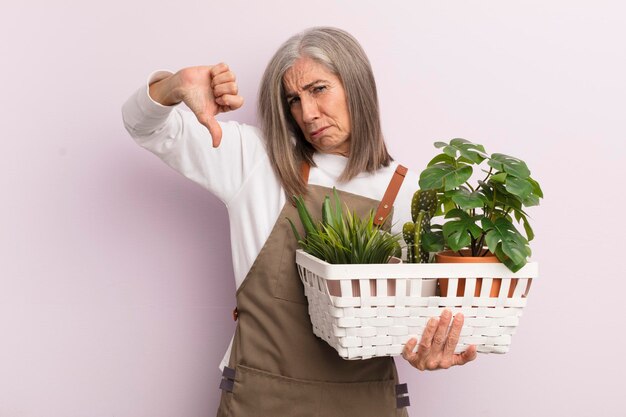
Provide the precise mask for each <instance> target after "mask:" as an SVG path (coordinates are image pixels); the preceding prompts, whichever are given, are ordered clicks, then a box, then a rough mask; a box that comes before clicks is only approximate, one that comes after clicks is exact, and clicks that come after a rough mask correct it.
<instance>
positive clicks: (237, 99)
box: [150, 63, 243, 148]
mask: <svg viewBox="0 0 626 417" xmlns="http://www.w3.org/2000/svg"><path fill="white" fill-rule="evenodd" d="M235 80H236V79H235V74H234V73H233V72H232V71H231V70H230V69H229V68H228V65H226V64H224V63H221V64H217V65H214V66H200V67H189V68H183V69H181V70H180V71H178V72H177V73H175V74H172V75H171V76H169V77H167V78H164V79H162V80H160V81H157V82H156V83H153V84H150V97H152V99H153V100H155V101H156V102H158V103H161V104H162V105H164V106H171V105H174V104H178V103H180V102H181V101H182V102H184V103H185V104H186V105H187V107H189V109H191V111H192V112H193V113H194V114H195V115H196V118H197V119H198V121H199V122H200V123H201V124H203V125H204V126H206V128H207V129H208V130H209V133H210V134H211V137H212V138H213V147H214V148H217V147H218V146H219V144H220V142H221V140H222V128H221V127H220V125H219V123H218V122H217V120H215V116H216V115H217V114H219V113H225V112H227V111H232V110H237V109H238V108H240V107H241V106H242V105H243V98H242V97H241V96H239V95H238V92H239V90H238V88H237V83H236V81H235Z"/></svg>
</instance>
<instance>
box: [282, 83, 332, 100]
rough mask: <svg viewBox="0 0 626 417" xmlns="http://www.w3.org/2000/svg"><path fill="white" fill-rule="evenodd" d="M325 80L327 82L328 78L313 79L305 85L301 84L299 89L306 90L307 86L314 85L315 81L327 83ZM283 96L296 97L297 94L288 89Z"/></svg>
mask: <svg viewBox="0 0 626 417" xmlns="http://www.w3.org/2000/svg"><path fill="white" fill-rule="evenodd" d="M327 82H328V80H315V81H312V82H310V83H308V84H307V85H304V86H302V87H301V88H300V89H301V90H308V89H309V88H311V87H312V86H314V85H315V84H317V83H327ZM285 96H286V97H287V98H292V97H296V96H297V94H296V93H294V92H291V91H288V92H287V93H286V94H285Z"/></svg>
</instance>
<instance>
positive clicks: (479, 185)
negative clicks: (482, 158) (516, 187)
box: [476, 167, 493, 190]
mask: <svg viewBox="0 0 626 417" xmlns="http://www.w3.org/2000/svg"><path fill="white" fill-rule="evenodd" d="M492 171H493V167H489V172H488V173H487V176H486V177H485V179H483V183H484V184H486V183H487V180H488V179H489V177H490V176H491V172H492ZM480 187H482V184H478V187H476V189H477V190H478V189H479V188H480Z"/></svg>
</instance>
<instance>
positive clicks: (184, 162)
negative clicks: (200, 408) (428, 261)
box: [123, 27, 476, 417]
mask: <svg viewBox="0 0 626 417" xmlns="http://www.w3.org/2000/svg"><path fill="white" fill-rule="evenodd" d="M181 102H184V103H185V104H186V105H187V106H188V107H189V108H190V109H191V110H192V112H193V114H192V113H190V112H187V111H181V110H180V109H178V108H176V107H175V105H176V104H178V103H181ZM242 104H243V99H242V98H241V97H240V96H239V95H238V88H237V84H236V81H235V76H234V74H233V72H232V71H231V70H230V69H229V68H228V66H227V65H225V64H218V65H215V66H203V67H191V68H184V69H182V70H180V71H178V72H176V73H171V72H166V71H158V72H156V73H154V74H152V75H151V76H150V78H149V80H148V86H147V87H145V86H144V87H142V88H140V89H139V90H138V91H137V92H136V93H135V94H133V95H132V96H131V97H130V98H129V100H128V101H127V102H126V104H125V105H124V108H123V117H124V123H125V126H126V128H127V130H128V131H129V132H130V134H131V135H132V136H133V137H134V138H135V140H136V141H137V142H138V143H139V144H140V145H141V146H143V147H144V148H146V149H148V150H150V151H151V152H153V153H154V154H156V155H157V156H159V157H160V158H161V159H162V160H163V161H165V162H166V163H167V164H168V165H170V166H171V167H173V168H174V169H176V170H177V171H178V172H180V173H182V174H183V175H185V176H186V177H188V178H190V179H191V180H193V181H195V182H197V183H198V184H200V185H202V186H203V187H204V188H206V189H207V190H209V191H210V192H211V193H213V194H214V195H216V196H217V197H218V198H219V199H221V200H222V201H223V202H224V204H225V205H226V207H227V208H228V214H229V220H230V227H231V243H232V254H233V267H234V272H235V280H236V285H237V309H236V319H237V316H238V322H237V329H236V332H235V336H234V338H233V340H232V342H231V346H230V347H229V350H228V351H227V353H226V355H225V357H224V361H223V362H222V369H223V370H224V374H223V375H224V377H223V379H222V384H221V388H222V390H223V392H222V398H221V402H220V407H219V410H218V416H237V417H245V416H272V417H275V416H324V417H329V416H372V417H384V416H403V415H407V414H406V408H403V407H402V406H403V405H404V404H402V403H401V402H398V401H397V394H396V385H397V384H398V376H397V372H396V368H395V363H394V360H393V358H391V357H382V358H374V359H369V360H363V361H346V360H343V359H341V358H340V357H339V356H338V355H337V352H335V351H334V350H333V348H331V347H330V346H329V345H328V344H326V342H324V341H322V340H321V339H318V338H317V337H315V336H314V334H313V331H312V328H311V323H310V319H309V316H308V311H307V302H306V298H305V297H304V294H303V288H302V284H301V282H300V280H299V278H298V273H297V270H296V266H295V261H294V253H295V249H296V246H297V243H296V241H295V239H294V237H293V234H292V233H291V230H290V227H289V224H288V222H287V221H286V220H285V218H286V217H287V218H292V219H295V218H297V212H296V209H295V208H294V206H293V204H292V200H291V198H290V197H291V196H293V195H305V201H306V203H307V205H308V206H309V207H310V211H312V212H317V211H318V208H319V207H320V205H321V202H322V200H323V198H324V196H325V195H328V194H329V193H330V192H331V188H332V187H333V186H336V187H337V188H338V190H339V193H340V196H341V199H342V201H343V202H345V203H346V204H347V205H348V206H350V208H351V209H352V210H355V211H356V212H357V213H360V214H365V213H366V212H368V211H369V210H376V209H377V208H378V209H380V208H381V207H384V206H385V205H387V206H389V208H388V210H391V207H392V206H394V209H393V210H394V211H393V219H392V222H393V226H392V230H393V231H398V230H397V228H399V227H401V225H402V224H403V223H404V221H406V220H408V219H409V218H410V213H409V210H410V201H411V196H412V194H413V192H414V191H415V189H416V188H417V176H416V175H415V174H414V173H412V172H407V170H406V169H405V168H403V167H402V166H401V165H398V164H397V163H395V162H394V161H393V159H392V158H391V156H390V155H389V153H388V152H387V148H386V146H385V143H384V140H383V134H382V129H381V126H380V117H379V110H378V98H377V92H376V84H375V81H374V77H373V73H372V70H371V67H370V64H369V61H368V59H367V57H366V55H365V53H364V52H363V50H362V48H361V46H360V45H359V44H358V42H357V41H356V40H355V39H354V38H353V37H352V36H350V35H349V34H348V33H346V32H344V31H342V30H339V29H334V28H326V27H324V28H313V29H309V30H307V31H304V32H302V33H300V34H297V35H295V36H293V37H292V38H290V39H289V40H287V41H286V42H285V43H284V44H283V45H282V46H281V47H280V48H279V49H278V51H277V52H276V53H275V55H274V57H273V58H272V59H271V61H270V63H269V64H268V66H267V68H266V70H265V74H264V76H263V80H262V82H261V86H260V91H259V103H258V106H259V116H260V123H261V130H258V129H256V128H253V127H251V126H247V125H244V124H240V123H236V122H218V121H216V120H215V116H216V115H217V114H219V113H222V112H227V111H230V110H235V109H238V108H239V107H241V106H242ZM210 142H212V144H213V146H212V147H211V146H209V143H210ZM396 195H397V197H396ZM381 199H382V200H383V203H381ZM394 203H395V205H394ZM209 215H210V213H209ZM385 227H389V223H387V224H386V225H385ZM450 322H452V325H451V327H450V328H449V325H450ZM462 324H463V317H462V316H461V315H460V314H457V315H456V316H455V317H454V319H453V318H452V315H451V313H450V312H449V311H447V310H446V311H444V313H443V314H442V315H441V317H440V318H438V319H431V320H430V321H429V322H428V325H427V328H426V330H425V331H424V334H423V336H422V339H421V341H420V343H419V347H418V349H417V352H413V350H415V347H416V344H417V341H416V340H414V339H412V340H411V341H409V342H408V343H407V345H406V346H405V349H404V351H403V354H402V356H403V357H404V358H405V359H406V360H407V361H409V363H411V365H413V366H414V367H416V368H418V369H420V370H425V369H440V368H449V367H450V366H453V365H462V364H465V363H467V362H469V361H471V360H473V359H475V357H476V350H475V347H474V346H471V347H470V348H469V349H468V350H466V351H465V352H464V353H462V354H455V353H454V349H455V347H456V345H457V342H458V338H459V334H460V330H461V327H462Z"/></svg>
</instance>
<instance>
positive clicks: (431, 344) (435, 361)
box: [402, 309, 476, 371]
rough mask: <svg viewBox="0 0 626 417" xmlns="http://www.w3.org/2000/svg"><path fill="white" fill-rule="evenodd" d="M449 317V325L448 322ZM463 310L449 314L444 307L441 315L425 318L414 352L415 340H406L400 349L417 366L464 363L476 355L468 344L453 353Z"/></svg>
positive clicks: (425, 367)
mask: <svg viewBox="0 0 626 417" xmlns="http://www.w3.org/2000/svg"><path fill="white" fill-rule="evenodd" d="M451 321H452V325H450V322H451ZM463 322H464V317H463V314H461V313H458V314H456V316H454V319H453V318H452V312H451V311H450V310H449V309H445V310H444V311H443V312H442V313H441V316H439V317H438V318H437V317H432V318H431V319H430V320H428V323H427V324H426V328H425V329H424V333H423V334H422V338H421V339H420V342H419V347H418V349H417V353H413V349H414V348H415V345H416V340H415V339H411V340H409V341H408V342H407V343H406V344H405V346H404V349H403V351H402V357H403V358H404V359H406V360H407V361H408V362H409V363H410V364H411V365H412V366H413V367H415V368H417V369H419V370H422V371H423V370H426V369H428V370H433V369H447V368H450V367H451V366H454V365H464V364H466V363H467V362H470V361H473V360H474V359H476V346H474V345H471V346H469V348H468V349H467V350H466V351H465V352H463V353H461V354H455V353H454V350H455V349H456V346H457V344H458V343H459V339H460V337H461V330H462V328H463Z"/></svg>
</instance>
